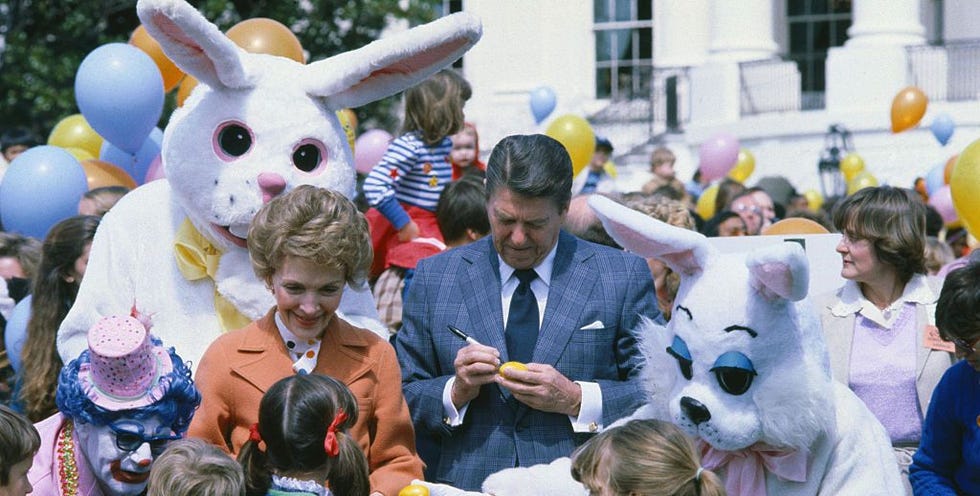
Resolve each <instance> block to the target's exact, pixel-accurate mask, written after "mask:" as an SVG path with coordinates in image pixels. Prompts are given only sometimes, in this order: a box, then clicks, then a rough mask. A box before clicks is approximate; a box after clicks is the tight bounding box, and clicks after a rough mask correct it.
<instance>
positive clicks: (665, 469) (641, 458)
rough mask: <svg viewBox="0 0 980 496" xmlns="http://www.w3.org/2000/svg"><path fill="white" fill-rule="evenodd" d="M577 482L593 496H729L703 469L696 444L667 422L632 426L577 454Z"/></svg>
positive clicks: (635, 422)
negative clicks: (644, 495)
mask: <svg viewBox="0 0 980 496" xmlns="http://www.w3.org/2000/svg"><path fill="white" fill-rule="evenodd" d="M572 477H574V478H575V480H577V481H579V482H581V483H582V484H583V485H584V486H585V487H586V489H588V490H589V492H590V494H601V495H604V496H606V495H608V496H625V495H628V494H647V495H649V494H663V495H669V496H695V495H697V496H724V494H725V486H724V484H722V482H721V479H720V478H719V477H718V476H717V475H715V474H714V472H711V471H709V470H706V469H703V468H701V461H700V457H699V456H698V454H697V451H696V450H695V448H694V443H693V442H692V441H691V440H690V439H689V438H688V437H687V436H686V435H684V433H683V432H681V430H680V429H679V428H677V426H675V425H674V424H670V423H668V422H664V421H661V420H631V421H629V422H627V423H625V424H623V425H620V426H618V427H613V428H610V429H607V430H605V431H603V432H602V433H600V434H598V435H596V436H595V437H594V438H592V439H591V440H589V441H588V442H587V443H585V444H583V445H582V446H579V448H578V449H576V450H575V452H574V453H572Z"/></svg>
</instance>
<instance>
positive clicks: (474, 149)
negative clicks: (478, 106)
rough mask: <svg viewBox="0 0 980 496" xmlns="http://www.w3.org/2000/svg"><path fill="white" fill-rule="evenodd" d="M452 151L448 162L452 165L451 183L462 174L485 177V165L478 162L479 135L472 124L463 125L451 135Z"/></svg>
mask: <svg viewBox="0 0 980 496" xmlns="http://www.w3.org/2000/svg"><path fill="white" fill-rule="evenodd" d="M452 140H453V149H452V151H451V152H449V161H450V162H452V164H453V181H458V180H459V179H460V178H462V177H463V175H464V174H477V175H479V176H480V177H486V175H487V164H485V163H483V161H482V160H480V135H479V134H477V132H476V126H474V125H473V124H472V123H469V122H467V123H465V124H463V129H461V130H460V131H459V132H458V133H456V134H454V135H452Z"/></svg>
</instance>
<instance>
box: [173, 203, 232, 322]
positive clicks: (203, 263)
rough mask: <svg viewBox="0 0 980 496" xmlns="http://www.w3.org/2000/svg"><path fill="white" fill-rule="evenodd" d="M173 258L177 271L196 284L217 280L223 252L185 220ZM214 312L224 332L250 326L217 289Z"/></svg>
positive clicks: (175, 241) (178, 231) (180, 229)
mask: <svg viewBox="0 0 980 496" xmlns="http://www.w3.org/2000/svg"><path fill="white" fill-rule="evenodd" d="M174 255H175V256H176V258H177V268H178V269H180V273H181V274H182V275H183V276H184V278H185V279H187V280H188V281H196V280H198V279H204V278H205V277H210V278H211V280H214V274H215V272H217V271H218V261H219V260H221V250H218V249H217V248H215V247H214V245H212V244H211V242H210V241H208V240H207V238H205V237H204V236H203V235H202V234H201V233H200V232H198V231H197V229H195V228H194V225H193V224H191V221H190V219H184V222H182V223H181V224H180V228H178V229H177V236H176V237H175V239H174ZM214 309H215V311H216V312H217V314H218V323H219V324H221V329H222V330H224V331H231V330H234V329H240V328H242V327H245V326H246V325H248V323H249V322H251V320H250V319H249V318H248V317H246V316H244V315H242V314H241V312H239V311H238V309H237V308H235V305H232V304H231V302H230V301H228V300H226V299H225V297H224V296H221V293H218V287H217V285H215V287H214Z"/></svg>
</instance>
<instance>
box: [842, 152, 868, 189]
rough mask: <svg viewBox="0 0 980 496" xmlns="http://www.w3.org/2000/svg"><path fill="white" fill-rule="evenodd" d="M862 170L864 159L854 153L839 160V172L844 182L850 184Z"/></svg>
mask: <svg viewBox="0 0 980 496" xmlns="http://www.w3.org/2000/svg"><path fill="white" fill-rule="evenodd" d="M863 170H864V159H863V158H861V156H860V155H858V154H856V153H848V154H847V155H844V158H842V159H841V160H840V171H841V173H842V174H844V181H845V182H848V183H850V182H851V180H852V179H854V178H855V177H856V176H857V175H858V174H859V173H860V172H861V171H863Z"/></svg>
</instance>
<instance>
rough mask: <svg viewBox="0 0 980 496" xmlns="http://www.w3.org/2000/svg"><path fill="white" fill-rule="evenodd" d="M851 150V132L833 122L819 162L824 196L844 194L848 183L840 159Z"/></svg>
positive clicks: (818, 169)
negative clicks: (845, 180) (842, 171)
mask: <svg viewBox="0 0 980 496" xmlns="http://www.w3.org/2000/svg"><path fill="white" fill-rule="evenodd" d="M850 151H851V132H850V131H848V130H847V128H845V127H844V126H843V125H842V124H831V125H830V127H829V128H828V129H827V134H825V135H824V146H823V151H822V152H820V161H819V162H818V163H817V172H818V174H819V175H820V191H821V193H823V197H824V198H830V197H837V196H844V194H845V193H847V184H846V183H845V182H844V174H843V173H841V170H840V160H841V158H843V157H844V156H845V155H847V154H848V153H849V152H850Z"/></svg>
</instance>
